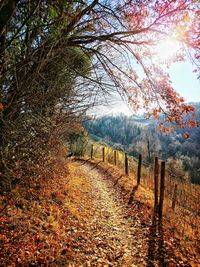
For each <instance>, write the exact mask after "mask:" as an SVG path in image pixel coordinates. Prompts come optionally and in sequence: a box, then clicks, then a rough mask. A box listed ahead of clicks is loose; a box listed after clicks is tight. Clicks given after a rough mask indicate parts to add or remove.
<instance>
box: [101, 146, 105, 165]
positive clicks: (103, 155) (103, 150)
mask: <svg viewBox="0 0 200 267" xmlns="http://www.w3.org/2000/svg"><path fill="white" fill-rule="evenodd" d="M102 161H103V162H104V161H105V147H102Z"/></svg>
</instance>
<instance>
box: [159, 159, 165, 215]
mask: <svg viewBox="0 0 200 267" xmlns="http://www.w3.org/2000/svg"><path fill="white" fill-rule="evenodd" d="M164 191H165V162H164V161H162V162H161V170H160V201H159V209H158V216H159V218H160V219H162V214H163V201H164Z"/></svg>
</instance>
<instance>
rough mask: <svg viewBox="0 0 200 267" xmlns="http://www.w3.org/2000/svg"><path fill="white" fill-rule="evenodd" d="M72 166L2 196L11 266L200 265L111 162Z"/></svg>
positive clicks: (5, 250) (3, 255) (6, 258)
mask: <svg viewBox="0 0 200 267" xmlns="http://www.w3.org/2000/svg"><path fill="white" fill-rule="evenodd" d="M67 165H68V172H69V173H68V175H67V176H62V177H55V178H54V179H53V180H51V181H49V183H47V182H45V183H43V184H42V183H41V184H40V185H37V186H35V187H32V188H29V190H28V188H24V187H20V186H17V187H16V189H15V190H13V191H12V193H11V195H10V197H9V196H7V195H6V194H5V195H4V197H2V198H1V206H0V208H1V214H2V216H1V220H0V226H1V229H2V230H1V234H0V239H1V247H2V249H1V252H0V261H1V263H3V266H8V265H12V266H19V265H22V266H25V265H36V266H43V265H48V266H74V264H76V266H102V264H103V266H198V265H197V258H196V254H195V255H192V254H189V253H188V251H185V252H184V250H183V251H180V248H181V246H180V245H179V241H178V240H177V239H175V238H174V237H173V232H170V231H169V229H167V228H166V227H164V226H163V225H162V223H161V222H159V221H158V220H157V219H156V217H155V216H153V217H152V211H151V208H150V206H149V205H148V203H146V204H145V202H144V201H141V200H140V199H139V198H138V197H137V198H135V197H134V198H133V199H132V203H131V204H130V205H128V202H129V197H130V195H129V194H127V192H126V191H124V190H121V189H122V188H121V187H120V186H119V184H118V182H116V181H115V179H114V177H112V176H111V175H110V174H109V173H108V172H107V171H105V168H107V167H108V166H107V165H106V164H105V165H101V167H100V166H99V165H98V164H96V163H92V164H91V163H87V162H85V161H75V162H68V164H67ZM138 192H140V190H138ZM14 199H15V201H14ZM22 244H23V246H22ZM195 258H196V259H195ZM195 262H196V263H195Z"/></svg>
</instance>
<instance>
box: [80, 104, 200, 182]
mask: <svg viewBox="0 0 200 267" xmlns="http://www.w3.org/2000/svg"><path fill="white" fill-rule="evenodd" d="M194 106H195V109H196V119H197V121H200V104H199V103H195V104H194ZM83 125H84V126H85V128H86V130H87V131H88V133H89V136H90V138H91V139H92V140H94V141H96V142H99V143H101V144H103V143H105V144H107V145H109V146H112V147H114V148H115V149H118V150H122V151H125V152H127V153H128V154H129V155H131V156H135V157H136V156H138V154H139V153H142V154H143V156H144V159H145V161H146V164H150V163H152V162H153V160H154V157H155V156H158V157H159V158H161V159H163V160H166V161H167V165H168V169H169V171H170V172H171V174H172V176H173V175H174V176H175V178H177V179H179V180H186V181H191V182H192V183H198V184H199V183H200V128H199V127H196V128H189V127H188V128H187V129H184V131H183V130H182V129H180V128H178V127H176V129H175V130H174V131H173V132H171V133H167V134H163V133H160V131H159V128H158V121H156V120H154V119H150V120H146V119H145V118H144V116H135V115H132V116H126V115H123V114H119V115H110V116H102V117H99V118H96V119H94V120H86V121H85V122H84V123H83ZM185 131H187V133H188V134H189V138H187V139H185V138H184V134H185Z"/></svg>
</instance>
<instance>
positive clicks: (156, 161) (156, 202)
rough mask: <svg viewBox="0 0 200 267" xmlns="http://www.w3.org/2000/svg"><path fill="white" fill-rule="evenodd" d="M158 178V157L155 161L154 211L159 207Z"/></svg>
mask: <svg viewBox="0 0 200 267" xmlns="http://www.w3.org/2000/svg"><path fill="white" fill-rule="evenodd" d="M158 177H159V162H158V157H155V161H154V209H155V210H156V209H157V206H158Z"/></svg>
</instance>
